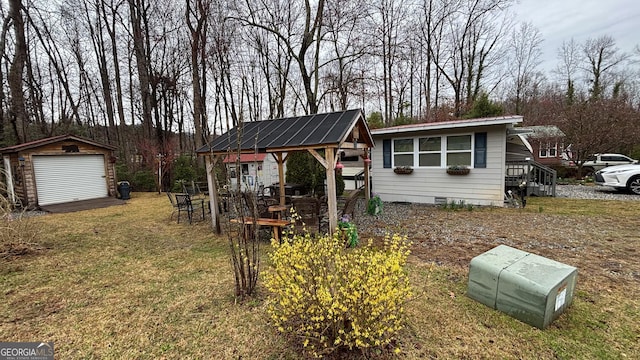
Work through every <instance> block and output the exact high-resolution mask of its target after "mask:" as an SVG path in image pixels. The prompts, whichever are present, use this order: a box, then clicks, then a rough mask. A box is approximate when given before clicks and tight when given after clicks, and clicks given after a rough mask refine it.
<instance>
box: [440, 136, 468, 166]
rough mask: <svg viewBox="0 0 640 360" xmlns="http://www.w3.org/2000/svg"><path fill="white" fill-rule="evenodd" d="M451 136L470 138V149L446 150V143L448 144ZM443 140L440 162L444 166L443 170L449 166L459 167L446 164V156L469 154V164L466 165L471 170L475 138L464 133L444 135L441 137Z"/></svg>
mask: <svg viewBox="0 0 640 360" xmlns="http://www.w3.org/2000/svg"><path fill="white" fill-rule="evenodd" d="M453 136H469V137H470V138H471V148H470V149H469V150H447V143H448V142H449V137H453ZM443 137H444V138H446V141H443V142H442V143H443V144H442V149H443V154H442V162H441V164H444V166H442V167H443V168H446V167H448V166H450V165H460V164H447V155H448V154H462V153H471V157H470V162H471V164H469V165H467V166H469V168H473V164H474V163H475V158H474V157H475V151H474V150H475V148H476V143H475V136H473V133H464V134H451V135H446V136H443Z"/></svg>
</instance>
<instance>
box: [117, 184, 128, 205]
mask: <svg viewBox="0 0 640 360" xmlns="http://www.w3.org/2000/svg"><path fill="white" fill-rule="evenodd" d="M118 193H119V194H120V199H122V200H129V199H130V198H131V195H130V193H131V184H129V182H128V181H120V182H118Z"/></svg>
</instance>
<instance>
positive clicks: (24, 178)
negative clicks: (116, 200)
mask: <svg viewBox="0 0 640 360" xmlns="http://www.w3.org/2000/svg"><path fill="white" fill-rule="evenodd" d="M115 150H116V148H115V147H113V146H110V145H105V144H100V143H97V142H95V141H93V140H89V139H84V138H81V137H78V136H74V135H61V136H55V137H50V138H46V139H40V140H36V141H32V142H28V143H24V144H19V145H14V146H9V147H5V148H2V149H0V154H2V159H3V166H4V169H5V180H6V184H7V194H8V196H9V198H10V199H11V200H12V201H14V202H15V203H19V204H21V205H22V206H24V207H26V208H38V207H42V206H46V205H53V204H60V203H67V202H73V201H79V200H90V199H98V198H105V197H115V196H116V195H117V192H116V172H115V162H116V158H115V154H114V151H115Z"/></svg>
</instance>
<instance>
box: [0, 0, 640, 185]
mask: <svg viewBox="0 0 640 360" xmlns="http://www.w3.org/2000/svg"><path fill="white" fill-rule="evenodd" d="M511 5H513V1H512V0H422V1H415V0H374V1H369V2H366V3H365V2H362V1H351V0H346V1H345V0H314V1H310V0H298V1H284V0H235V1H234V0H230V1H222V0H185V1H179V2H176V1H162V0H158V1H151V0H68V1H64V2H63V1H50V0H47V1H44V0H34V1H30V2H24V1H21V0H8V1H6V2H2V3H0V14H1V15H2V17H3V19H4V22H3V27H2V37H1V39H0V52H1V53H2V58H1V59H0V61H1V66H0V82H1V84H2V87H1V91H0V147H1V146H8V145H13V144H18V143H24V142H28V141H31V140H35V139H39V138H43V137H47V136H53V135H58V134H63V133H73V134H76V135H80V136H84V137H88V138H91V139H94V140H96V141H101V142H104V143H107V144H111V145H115V146H117V147H118V149H119V152H120V154H119V157H118V158H119V160H118V161H119V165H120V166H121V167H122V168H125V169H126V170H127V172H129V173H134V172H136V171H138V170H146V171H157V168H158V164H160V165H161V166H160V167H161V168H163V169H165V170H164V171H170V164H171V162H172V161H173V160H174V159H176V158H178V156H179V155H181V154H192V153H193V151H194V149H196V148H198V147H199V146H201V145H202V144H204V143H205V142H206V141H208V140H210V139H211V138H212V137H213V136H215V135H216V134H220V133H222V132H224V131H225V130H226V129H228V128H230V127H233V126H236V125H237V124H239V123H240V122H245V121H257V120H262V119H270V118H278V117H285V116H290V115H300V114H308V113H315V112H324V111H333V110H342V109H347V108H356V107H357V108H363V109H364V110H365V113H366V114H368V115H370V116H371V118H372V119H373V120H375V121H376V126H389V125H393V124H401V123H410V122H433V121H443V120H449V119H453V118H461V117H465V116H469V115H474V116H475V115H477V114H480V115H488V116H490V115H498V114H499V113H500V112H503V113H505V114H521V115H524V119H525V124H526V125H540V124H555V125H558V126H559V127H560V128H561V129H562V131H563V132H565V134H567V141H568V142H569V143H572V144H573V148H574V151H576V153H579V154H582V153H585V154H586V153H589V152H609V151H611V152H623V153H627V154H629V153H631V152H633V151H634V148H637V146H638V139H640V133H639V130H638V128H639V126H638V124H639V122H640V116H639V110H640V109H639V104H640V98H639V94H640V93H639V91H638V86H639V82H638V80H639V77H638V75H639V72H638V71H639V68H638V66H637V60H638V59H639V57H640V50H639V49H638V48H636V49H619V48H618V47H617V45H616V42H615V39H613V38H612V37H610V36H607V35H606V34H603V35H602V36H601V37H598V38H595V39H588V40H586V41H585V42H582V43H578V42H575V41H573V40H572V39H567V41H566V42H565V43H564V44H563V46H562V48H561V49H558V57H557V66H556V67H555V69H554V70H553V71H545V70H542V69H541V67H540V65H541V59H542V53H541V44H542V42H543V41H544V39H542V37H541V34H540V32H539V30H538V29H536V28H535V27H534V26H533V25H531V24H528V23H519V22H518V20H517V18H516V17H515V16H514V14H513V13H512V12H511V11H510V6H511ZM479 101H480V102H487V101H490V103H491V104H492V105H495V106H484V105H483V106H479V104H480V105H482V104H481V103H479ZM474 105H475V106H474ZM478 109H493V110H490V112H491V113H483V112H479V113H478ZM596 134H597V136H596ZM636 151H640V150H636ZM163 164H164V165H163Z"/></svg>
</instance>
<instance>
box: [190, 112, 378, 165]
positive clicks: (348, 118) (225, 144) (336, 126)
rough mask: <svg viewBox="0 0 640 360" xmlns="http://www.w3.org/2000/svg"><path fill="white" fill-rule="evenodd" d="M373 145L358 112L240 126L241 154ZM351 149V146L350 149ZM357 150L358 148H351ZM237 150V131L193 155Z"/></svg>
mask: <svg viewBox="0 0 640 360" xmlns="http://www.w3.org/2000/svg"><path fill="white" fill-rule="evenodd" d="M354 140H356V142H357V143H360V144H364V145H365V146H364V147H373V146H374V142H373V138H372V136H371V132H370V131H369V127H368V126H367V124H366V122H365V119H364V114H363V113H362V111H361V110H360V109H352V110H345V111H337V112H332V113H325V114H312V115H305V116H298V117H289V118H282V119H273V120H263V121H255V122H246V123H243V126H242V138H241V139H240V150H241V152H255V151H256V150H257V152H276V151H290V150H302V149H311V148H325V147H334V148H338V147H340V146H342V144H343V143H345V142H348V143H353V142H354ZM352 146H353V145H352ZM354 147H357V146H354ZM237 148H238V128H237V127H236V128H233V129H231V130H229V131H228V132H227V133H225V134H223V135H221V136H219V137H217V138H216V139H214V140H213V141H212V142H210V143H209V144H206V145H204V146H202V147H201V148H199V149H198V150H197V151H196V152H197V153H199V154H201V155H204V154H208V153H214V154H220V153H226V152H227V151H229V150H235V149H237Z"/></svg>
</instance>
